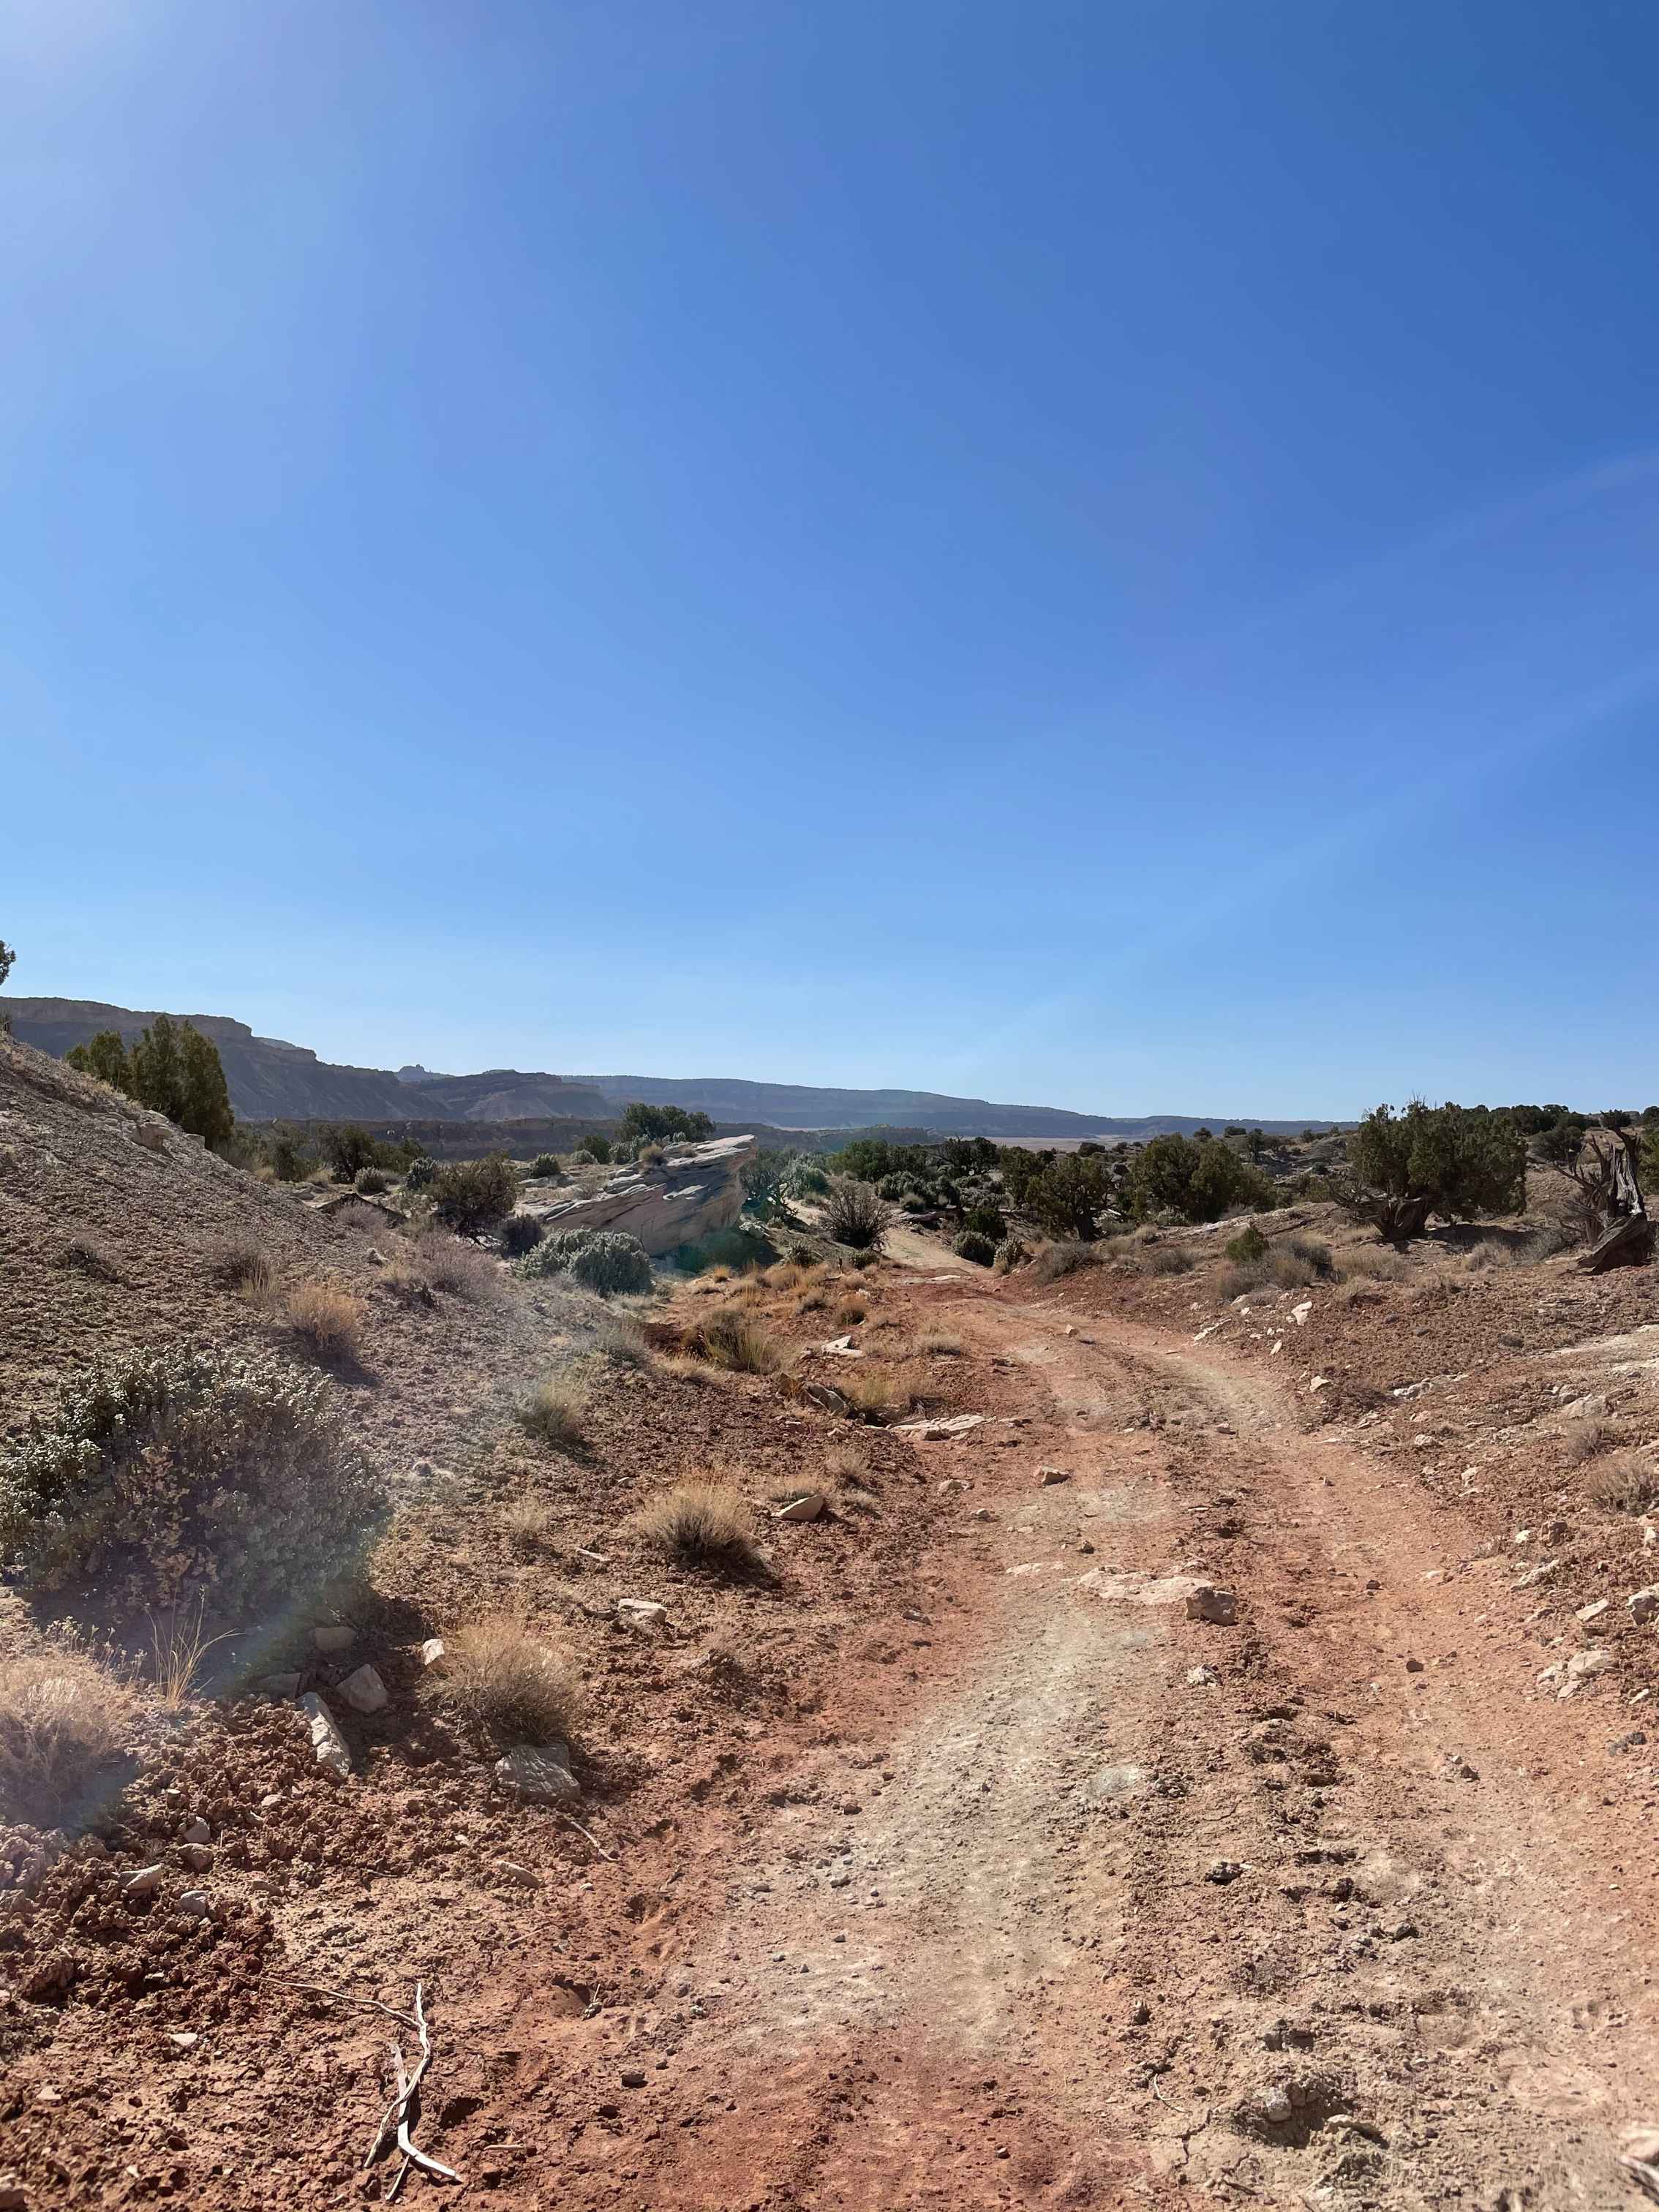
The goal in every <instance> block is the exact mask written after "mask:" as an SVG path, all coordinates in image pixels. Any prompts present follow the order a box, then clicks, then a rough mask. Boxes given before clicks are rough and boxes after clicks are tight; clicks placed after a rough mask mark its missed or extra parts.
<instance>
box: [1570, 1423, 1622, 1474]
mask: <svg viewBox="0 0 1659 2212" xmlns="http://www.w3.org/2000/svg"><path fill="white" fill-rule="evenodd" d="M1618 1441H1619V1431H1618V1430H1617V1429H1616V1428H1615V1427H1614V1426H1613V1423H1612V1422H1611V1421H1601V1420H1596V1419H1593V1418H1592V1419H1589V1420H1581V1421H1573V1422H1571V1423H1570V1424H1569V1425H1568V1428H1567V1465H1568V1466H1569V1467H1582V1466H1583V1463H1584V1462H1585V1461H1586V1460H1587V1459H1597V1458H1599V1457H1600V1456H1601V1454H1602V1453H1603V1452H1604V1451H1609V1450H1611V1449H1612V1448H1613V1445H1614V1444H1616V1443H1618Z"/></svg>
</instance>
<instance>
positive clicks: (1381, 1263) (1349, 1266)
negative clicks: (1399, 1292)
mask: <svg viewBox="0 0 1659 2212" xmlns="http://www.w3.org/2000/svg"><path fill="white" fill-rule="evenodd" d="M1342 1269H1343V1273H1345V1274H1349V1275H1369V1276H1370V1279H1372V1281H1373V1282H1378V1283H1401V1282H1404V1280H1405V1279H1406V1277H1407V1275H1408V1274H1409V1273H1411V1267H1410V1265H1409V1263H1408V1262H1407V1261H1405V1260H1403V1259H1402V1258H1401V1255H1400V1254H1399V1253H1398V1252H1396V1251H1395V1250H1394V1249H1393V1248H1392V1247H1391V1246H1390V1245H1387V1244H1357V1245H1356V1246H1355V1247H1354V1248H1353V1249H1352V1251H1350V1252H1345V1253H1344V1254H1343V1255H1342Z"/></svg>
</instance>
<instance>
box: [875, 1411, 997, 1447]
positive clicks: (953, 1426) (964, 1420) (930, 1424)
mask: <svg viewBox="0 0 1659 2212" xmlns="http://www.w3.org/2000/svg"><path fill="white" fill-rule="evenodd" d="M984 1419H985V1416H984V1414H983V1413H953V1414H952V1415H951V1418H950V1419H949V1420H945V1421H901V1422H900V1423H899V1425H898V1426H897V1427H896V1429H895V1430H894V1431H893V1434H894V1435H895V1436H896V1437H912V1438H914V1440H915V1442H916V1443H921V1444H938V1443H947V1442H948V1441H949V1439H950V1438H951V1437H965V1436H966V1435H967V1434H968V1432H969V1430H970V1429H976V1428H978V1427H979V1425H980V1424H981V1422H982V1421H983V1420H984Z"/></svg>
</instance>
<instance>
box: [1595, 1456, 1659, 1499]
mask: <svg viewBox="0 0 1659 2212" xmlns="http://www.w3.org/2000/svg"><path fill="white" fill-rule="evenodd" d="M1584 1490H1585V1493H1586V1495H1587V1496H1589V1497H1590V1498H1594V1499H1595V1503H1596V1504H1598V1505H1605V1506H1607V1507H1609V1508H1610V1509H1611V1510H1613V1511H1614V1512H1616V1513H1645V1512H1646V1510H1648V1508H1649V1506H1650V1505H1651V1504H1653V1503H1654V1501H1655V1499H1656V1498H1659V1470H1656V1469H1655V1468H1654V1464H1653V1462H1652V1461H1651V1460H1649V1459H1644V1457H1643V1456H1642V1455H1641V1453H1640V1452H1638V1451H1616V1452H1608V1453H1607V1455H1606V1456H1605V1457H1604V1458H1601V1459H1598V1460H1597V1461H1596V1462H1595V1464H1594V1465H1593V1466H1592V1467H1591V1468H1590V1470H1589V1474H1587V1475H1586V1476H1585V1478H1584Z"/></svg>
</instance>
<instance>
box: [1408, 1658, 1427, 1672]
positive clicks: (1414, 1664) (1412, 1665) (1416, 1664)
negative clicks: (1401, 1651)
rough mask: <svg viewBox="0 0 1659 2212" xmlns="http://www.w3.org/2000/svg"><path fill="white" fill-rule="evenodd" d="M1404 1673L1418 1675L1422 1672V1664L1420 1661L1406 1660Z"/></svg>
mask: <svg viewBox="0 0 1659 2212" xmlns="http://www.w3.org/2000/svg"><path fill="white" fill-rule="evenodd" d="M1406 1672H1407V1674H1421V1673H1422V1672H1423V1662H1422V1661H1421V1660H1420V1659H1408V1660H1407V1662H1406Z"/></svg>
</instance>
